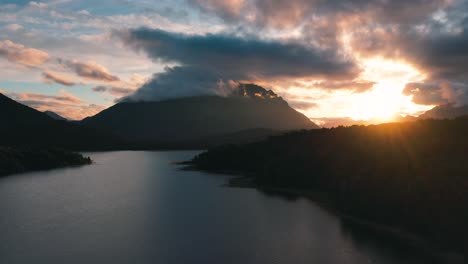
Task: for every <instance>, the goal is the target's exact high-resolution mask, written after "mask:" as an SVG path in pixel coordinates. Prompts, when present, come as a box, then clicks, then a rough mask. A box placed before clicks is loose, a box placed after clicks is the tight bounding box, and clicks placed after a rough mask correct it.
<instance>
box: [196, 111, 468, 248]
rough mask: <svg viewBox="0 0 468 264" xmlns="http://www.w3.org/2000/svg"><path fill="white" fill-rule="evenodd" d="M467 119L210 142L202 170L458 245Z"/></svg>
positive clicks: (466, 186)
mask: <svg viewBox="0 0 468 264" xmlns="http://www.w3.org/2000/svg"><path fill="white" fill-rule="evenodd" d="M467 134H468V117H464V118H458V119H455V120H440V121H439V120H420V121H415V122H406V123H393V124H383V125H371V126H353V127H348V128H345V127H340V128H333V129H320V130H310V131H300V132H293V133H289V134H286V135H282V136H273V137H270V138H269V139H268V140H265V141H261V142H257V143H252V144H246V145H238V146H236V145H231V146H223V147H219V148H213V149H211V150H209V151H207V152H205V153H202V154H200V155H198V156H197V157H195V158H194V159H193V164H194V165H195V166H196V167H197V168H199V169H203V170H212V171H230V172H238V173H241V174H243V175H248V176H249V177H250V178H251V179H252V181H253V182H255V184H256V185H257V186H259V187H274V188H287V189H298V190H307V191H319V192H326V193H328V195H329V196H330V198H331V199H332V200H333V201H334V202H335V203H336V205H337V207H338V208H340V210H342V211H344V212H345V213H348V214H351V215H355V216H359V217H362V218H365V219H369V220H371V221H375V222H378V223H384V224H388V225H393V226H397V227H400V228H403V229H405V230H410V231H413V232H417V233H419V234H422V235H424V236H427V237H428V238H431V239H433V240H434V241H437V242H441V241H443V243H447V245H450V246H456V247H460V246H463V245H464V243H466V242H467V241H466V237H467V236H466V235H467V234H468V233H467V232H468V229H467V228H466V223H467V222H468V193H467V191H466V190H468V176H467V175H468V163H467V162H466V161H467V160H468V154H467V152H466V150H467V149H468V137H466V135H467Z"/></svg>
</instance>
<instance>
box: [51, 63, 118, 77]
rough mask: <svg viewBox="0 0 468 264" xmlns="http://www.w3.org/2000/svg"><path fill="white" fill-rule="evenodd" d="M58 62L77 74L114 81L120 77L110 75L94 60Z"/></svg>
mask: <svg viewBox="0 0 468 264" xmlns="http://www.w3.org/2000/svg"><path fill="white" fill-rule="evenodd" d="M59 63H60V64H62V65H63V66H65V67H67V68H69V69H70V70H72V71H74V72H75V73H76V74H77V75H78V76H80V77H83V78H86V79H91V80H96V81H103V82H116V81H119V80H120V78H119V77H117V76H115V75H112V74H111V73H110V72H109V70H108V69H107V68H106V67H104V66H102V65H100V64H98V63H96V62H80V61H76V60H62V59H59Z"/></svg>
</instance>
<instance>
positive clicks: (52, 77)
mask: <svg viewBox="0 0 468 264" xmlns="http://www.w3.org/2000/svg"><path fill="white" fill-rule="evenodd" d="M42 77H43V78H44V81H45V82H47V83H58V84H62V85H66V86H73V85H75V82H73V80H71V79H70V78H69V77H66V76H63V75H60V74H58V73H56V72H53V71H45V72H43V73H42Z"/></svg>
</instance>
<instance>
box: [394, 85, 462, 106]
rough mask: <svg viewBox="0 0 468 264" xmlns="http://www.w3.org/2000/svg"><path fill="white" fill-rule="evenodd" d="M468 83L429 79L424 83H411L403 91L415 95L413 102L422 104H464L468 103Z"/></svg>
mask: <svg viewBox="0 0 468 264" xmlns="http://www.w3.org/2000/svg"><path fill="white" fill-rule="evenodd" d="M467 91H468V84H466V83H454V82H449V81H428V82H424V83H409V84H408V85H406V87H405V90H404V91H403V93H404V94H406V95H412V96H413V102H415V103H417V104H422V105H443V104H448V103H450V104H454V105H464V104H466V103H468V95H467V94H466V92H467Z"/></svg>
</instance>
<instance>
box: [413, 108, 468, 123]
mask: <svg viewBox="0 0 468 264" xmlns="http://www.w3.org/2000/svg"><path fill="white" fill-rule="evenodd" d="M464 115H468V105H462V106H456V105H453V104H445V105H439V106H436V107H434V108H432V109H431V110H429V111H427V112H425V113H424V114H422V115H420V116H419V118H420V119H453V118H456V117H459V116H464Z"/></svg>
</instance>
